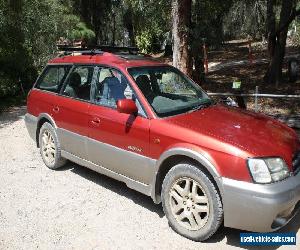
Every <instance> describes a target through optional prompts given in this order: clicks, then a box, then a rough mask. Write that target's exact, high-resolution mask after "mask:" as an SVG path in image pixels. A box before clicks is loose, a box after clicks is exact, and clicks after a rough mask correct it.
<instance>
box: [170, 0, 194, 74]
mask: <svg viewBox="0 0 300 250" xmlns="http://www.w3.org/2000/svg"><path fill="white" fill-rule="evenodd" d="M191 15H192V0H173V2H172V24H173V27H172V34H173V66H174V67H176V68H178V69H180V70H181V71H182V72H184V73H185V74H187V75H189V76H191V75H192V70H193V69H192V57H191Z"/></svg>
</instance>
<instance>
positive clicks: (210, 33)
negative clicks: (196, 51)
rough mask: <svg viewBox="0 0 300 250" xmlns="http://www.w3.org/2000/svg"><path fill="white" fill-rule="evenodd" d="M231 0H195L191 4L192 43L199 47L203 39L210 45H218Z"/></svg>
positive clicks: (222, 35) (220, 41) (221, 40)
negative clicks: (192, 4)
mask: <svg viewBox="0 0 300 250" xmlns="http://www.w3.org/2000/svg"><path fill="white" fill-rule="evenodd" d="M232 3H233V0H224V1H218V0H205V1H195V2H194V6H193V13H192V21H193V29H192V34H193V43H194V46H196V47H199V46H201V45H202V44H203V39H205V41H206V43H207V44H209V45H210V46H214V47H215V46H218V45H220V44H221V43H222V42H223V40H224V33H223V19H224V16H225V15H226V13H228V11H229V10H230V8H231V6H232Z"/></svg>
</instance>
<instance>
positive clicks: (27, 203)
mask: <svg viewBox="0 0 300 250" xmlns="http://www.w3.org/2000/svg"><path fill="white" fill-rule="evenodd" d="M25 111H26V109H25V107H22V108H15V109H13V110H12V111H11V112H9V113H5V114H2V115H0V167H1V172H0V249H232V248H239V233H240V231H239V230H233V229H224V228H222V229H221V230H220V231H219V232H218V233H217V235H215V236H214V237H213V238H212V239H210V240H209V241H208V242H205V243H196V242H192V241H190V240H187V239H185V238H183V237H181V236H179V235H178V234H176V233H174V232H173V231H172V230H171V229H170V227H169V226H168V223H167V219H166V217H165V216H164V214H163V211H162V207H161V206H160V205H155V204H154V203H153V202H152V200H151V199H150V198H149V197H146V196H144V195H142V194H140V193H137V192H135V191H133V190H131V189H129V188H127V187H126V185H125V184H122V183H120V182H117V181H115V180H112V179H110V178H108V177H105V176H102V175H99V174H97V173H94V172H92V171H90V170H88V169H85V168H83V167H80V166H78V165H76V164H73V163H69V164H68V165H67V166H66V167H64V168H63V169H61V170H59V171H51V170H49V169H47V168H46V167H45V166H44V164H43V162H42V160H41V157H40V156H39V152H38V150H37V149H36V147H35V145H34V142H33V141H32V140H31V139H30V138H29V136H28V134H27V131H26V128H25V124H24V121H23V115H24V114H25ZM266 212H267V211H266ZM299 227H300V215H298V216H297V217H296V218H295V219H294V221H293V222H292V223H291V224H289V225H288V226H287V227H286V228H284V229H283V230H282V231H284V232H295V231H296V232H297V241H298V242H299V243H298V244H300V233H299ZM283 248H284V247H280V249H283ZM287 249H293V247H292V248H291V247H289V248H287ZM294 249H296V247H294ZM298 249H299V248H298Z"/></svg>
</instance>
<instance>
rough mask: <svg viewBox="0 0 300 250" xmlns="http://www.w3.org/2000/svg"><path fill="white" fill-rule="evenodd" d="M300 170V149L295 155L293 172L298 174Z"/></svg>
mask: <svg viewBox="0 0 300 250" xmlns="http://www.w3.org/2000/svg"><path fill="white" fill-rule="evenodd" d="M299 171H300V151H298V152H297V153H296V154H295V155H294V157H293V172H294V174H295V175H296V174H297V173H298V172H299Z"/></svg>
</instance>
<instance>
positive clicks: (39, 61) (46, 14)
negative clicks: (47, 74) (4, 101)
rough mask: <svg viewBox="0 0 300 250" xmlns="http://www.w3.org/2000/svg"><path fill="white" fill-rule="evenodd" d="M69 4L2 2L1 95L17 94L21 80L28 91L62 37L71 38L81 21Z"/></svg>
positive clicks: (53, 0) (33, 0) (28, 0)
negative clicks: (72, 32)
mask: <svg viewBox="0 0 300 250" xmlns="http://www.w3.org/2000/svg"><path fill="white" fill-rule="evenodd" d="M68 4H69V3H68V2H64V1H59V0H47V1H39V0H10V1H1V2H0V66H1V67H0V96H4V95H9V94H12V95H13V94H15V92H16V91H17V89H19V87H18V81H19V80H21V81H22V82H23V84H24V85H25V88H26V87H27V88H29V87H30V85H32V83H33V82H34V81H35V78H36V77H37V74H38V72H39V71H40V70H41V68H42V67H43V66H44V65H45V63H46V62H47V61H48V60H49V59H50V58H51V57H53V55H54V54H55V53H56V41H57V40H58V38H59V37H61V36H62V37H68V35H69V34H71V30H73V29H74V27H75V25H76V24H77V23H78V21H79V19H78V18H77V19H76V18H74V16H73V14H72V11H71V10H70V9H69V7H68Z"/></svg>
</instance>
